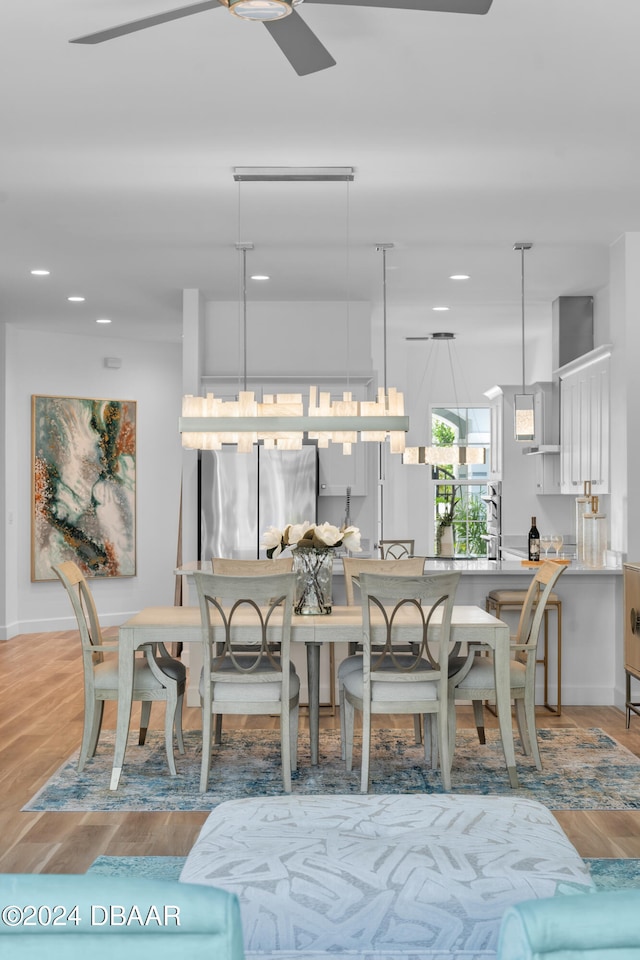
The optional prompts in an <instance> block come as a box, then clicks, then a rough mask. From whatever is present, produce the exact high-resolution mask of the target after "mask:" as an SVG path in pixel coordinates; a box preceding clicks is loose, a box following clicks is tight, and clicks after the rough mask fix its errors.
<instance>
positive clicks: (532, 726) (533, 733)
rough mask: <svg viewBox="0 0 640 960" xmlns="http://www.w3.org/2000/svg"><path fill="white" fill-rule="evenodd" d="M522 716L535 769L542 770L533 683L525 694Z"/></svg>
mask: <svg viewBox="0 0 640 960" xmlns="http://www.w3.org/2000/svg"><path fill="white" fill-rule="evenodd" d="M524 716H525V723H526V728H527V733H528V735H529V742H530V744H531V753H532V754H533V759H534V760H535V762H536V769H537V770H542V758H541V757H540V750H539V749H538V731H537V729H536V703H535V692H534V690H533V685H532V689H531V693H530V694H529V695H528V696H527V695H526V694H525V698H524Z"/></svg>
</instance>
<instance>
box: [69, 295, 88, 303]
mask: <svg viewBox="0 0 640 960" xmlns="http://www.w3.org/2000/svg"><path fill="white" fill-rule="evenodd" d="M67 300H69V301H70V302H71V303H82V301H83V300H84V297H75V296H74V297H67Z"/></svg>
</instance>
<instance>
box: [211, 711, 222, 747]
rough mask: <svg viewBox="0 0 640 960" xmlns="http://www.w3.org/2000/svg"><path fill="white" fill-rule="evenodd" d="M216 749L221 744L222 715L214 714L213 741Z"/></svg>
mask: <svg viewBox="0 0 640 960" xmlns="http://www.w3.org/2000/svg"><path fill="white" fill-rule="evenodd" d="M213 742H214V743H215V745H216V746H217V747H219V746H220V744H221V743H222V714H221V713H216V731H215V739H214V741H213Z"/></svg>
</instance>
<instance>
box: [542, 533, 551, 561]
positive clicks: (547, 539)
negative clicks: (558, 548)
mask: <svg viewBox="0 0 640 960" xmlns="http://www.w3.org/2000/svg"><path fill="white" fill-rule="evenodd" d="M552 543H553V537H552V536H551V534H550V533H543V534H542V536H541V537H540V546H541V547H542V549H543V550H544V558H545V560H546V559H547V557H548V554H549V547H550V546H551V544H552Z"/></svg>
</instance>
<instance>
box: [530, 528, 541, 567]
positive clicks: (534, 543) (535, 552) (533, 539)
mask: <svg viewBox="0 0 640 960" xmlns="http://www.w3.org/2000/svg"><path fill="white" fill-rule="evenodd" d="M529 560H533V561H534V562H537V561H538V560H540V534H539V533H538V528H537V527H536V518H535V517H531V529H530V530H529Z"/></svg>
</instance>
